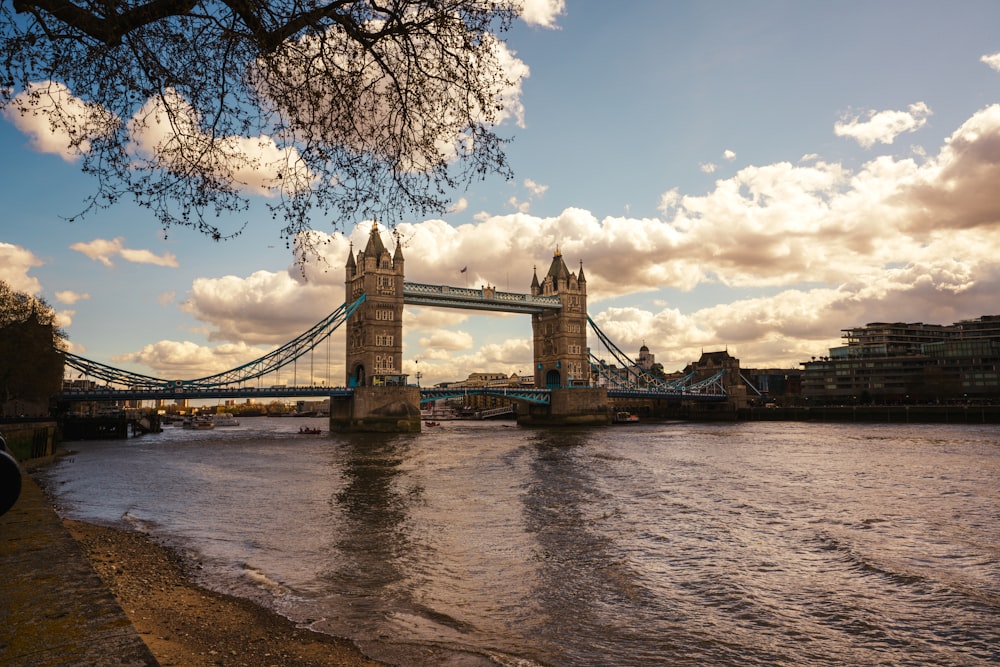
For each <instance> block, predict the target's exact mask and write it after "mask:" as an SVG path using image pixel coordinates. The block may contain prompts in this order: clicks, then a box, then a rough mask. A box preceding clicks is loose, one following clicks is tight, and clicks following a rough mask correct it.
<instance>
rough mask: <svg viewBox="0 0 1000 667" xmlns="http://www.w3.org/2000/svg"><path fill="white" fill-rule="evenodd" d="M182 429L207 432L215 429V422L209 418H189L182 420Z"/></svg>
mask: <svg viewBox="0 0 1000 667" xmlns="http://www.w3.org/2000/svg"><path fill="white" fill-rule="evenodd" d="M182 426H183V427H184V428H191V429H195V430H197V431H207V430H208V429H213V428H215V422H214V421H213V420H212V418H211V417H190V418H188V419H185V420H184V423H183V424H182Z"/></svg>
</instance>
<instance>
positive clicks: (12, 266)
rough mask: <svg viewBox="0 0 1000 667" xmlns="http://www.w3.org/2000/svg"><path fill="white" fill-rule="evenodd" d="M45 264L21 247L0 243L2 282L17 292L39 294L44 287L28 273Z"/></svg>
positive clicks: (0, 277) (0, 273) (0, 278)
mask: <svg viewBox="0 0 1000 667" xmlns="http://www.w3.org/2000/svg"><path fill="white" fill-rule="evenodd" d="M42 264H44V262H42V260H40V259H38V258H37V257H35V255H34V253H32V252H31V251H30V250H28V249H26V248H22V247H21V246H16V245H13V244H11V243H4V242H2V241H0V280H2V281H4V282H5V283H7V284H8V285H10V288H11V289H12V290H14V291H16V292H24V293H26V294H32V295H34V294H38V293H39V292H40V291H41V290H42V285H41V283H40V282H38V279H37V278H35V277H34V276H29V275H28V272H29V271H30V270H31V269H32V268H34V267H36V266H41V265H42Z"/></svg>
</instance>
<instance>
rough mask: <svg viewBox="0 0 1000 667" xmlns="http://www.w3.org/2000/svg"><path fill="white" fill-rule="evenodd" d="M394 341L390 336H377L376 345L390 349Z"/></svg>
mask: <svg viewBox="0 0 1000 667" xmlns="http://www.w3.org/2000/svg"><path fill="white" fill-rule="evenodd" d="M392 341H393V337H392V336H391V335H390V334H375V344H376V345H378V346H379V347H389V346H390V345H392Z"/></svg>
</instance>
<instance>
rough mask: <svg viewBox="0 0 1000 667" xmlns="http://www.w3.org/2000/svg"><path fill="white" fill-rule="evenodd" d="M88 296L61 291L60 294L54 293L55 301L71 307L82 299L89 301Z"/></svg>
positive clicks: (71, 291)
mask: <svg viewBox="0 0 1000 667" xmlns="http://www.w3.org/2000/svg"><path fill="white" fill-rule="evenodd" d="M89 298H90V295H89V294H87V293H83V294H81V293H79V292H74V291H73V290H63V291H62V292H56V301H58V302H59V303H65V304H67V305H70V306H72V305H73V304H74V303H76V302H77V301H81V300H83V299H89Z"/></svg>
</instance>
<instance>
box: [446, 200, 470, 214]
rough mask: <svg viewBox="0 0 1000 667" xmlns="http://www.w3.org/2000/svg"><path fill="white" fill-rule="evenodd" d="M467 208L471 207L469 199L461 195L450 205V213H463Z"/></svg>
mask: <svg viewBox="0 0 1000 667" xmlns="http://www.w3.org/2000/svg"><path fill="white" fill-rule="evenodd" d="M467 208H469V200H468V199H466V198H465V197H459V198H458V199H456V200H455V201H454V202H453V203H452V205H451V206H449V207H448V213H452V214H454V213H461V212H462V211H464V210H465V209H467Z"/></svg>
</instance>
